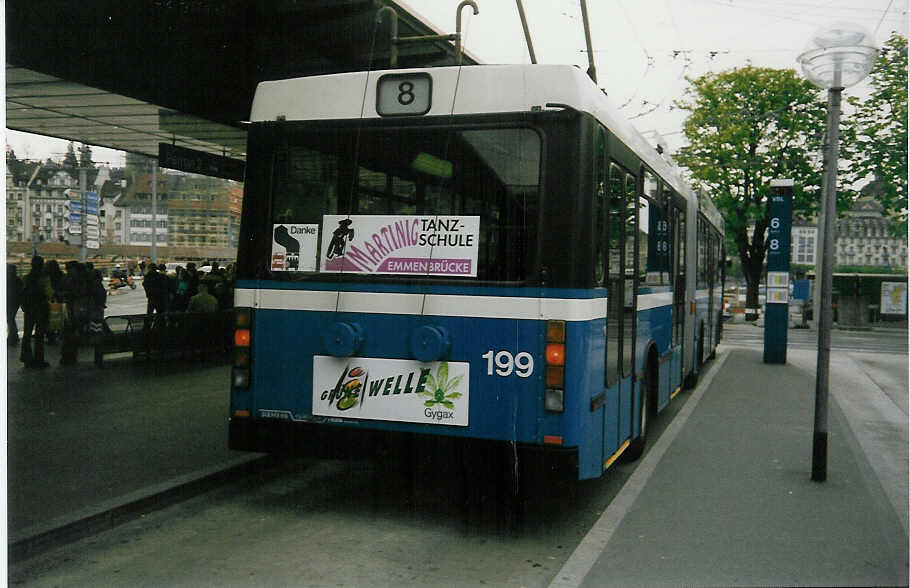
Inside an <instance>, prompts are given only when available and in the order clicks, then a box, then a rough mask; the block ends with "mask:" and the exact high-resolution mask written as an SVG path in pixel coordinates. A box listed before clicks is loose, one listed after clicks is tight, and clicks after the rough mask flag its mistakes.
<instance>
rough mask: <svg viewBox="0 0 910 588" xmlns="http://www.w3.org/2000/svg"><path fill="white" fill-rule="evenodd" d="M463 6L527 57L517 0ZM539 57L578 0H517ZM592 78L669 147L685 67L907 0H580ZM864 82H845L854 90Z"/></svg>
mask: <svg viewBox="0 0 910 588" xmlns="http://www.w3.org/2000/svg"><path fill="white" fill-rule="evenodd" d="M476 2H477V5H478V7H479V9H480V12H479V14H478V15H476V16H474V15H472V14H471V10H470V9H468V8H466V9H465V10H464V11H463V15H462V21H463V26H462V28H463V33H464V35H463V36H464V46H465V49H466V50H467V51H468V52H470V53H471V54H472V55H473V56H474V57H475V58H477V59H478V60H480V61H481V62H483V63H530V58H529V56H528V51H527V45H526V43H525V40H524V33H523V32H522V29H521V21H520V19H519V16H518V9H517V5H516V2H515V1H514V0H476ZM522 3H523V5H524V9H525V13H526V15H527V18H528V24H529V28H530V31H531V36H532V41H533V44H534V50H535V53H536V56H537V61H538V63H571V64H575V65H578V66H580V67H581V68H582V69H587V67H588V56H587V52H586V51H585V38H584V29H583V24H582V23H583V21H582V16H581V8H580V4H579V1H578V0H522ZM401 4H404V5H407V6H409V7H410V8H411V9H412V11H413V12H415V13H416V14H418V15H420V16H422V17H423V18H424V19H425V20H426V21H428V22H429V23H431V24H432V25H434V26H435V27H436V28H438V29H439V30H441V31H443V32H446V33H450V32H455V7H456V6H457V5H458V2H457V1H456V0H403V1H402V2H401ZM587 4H588V16H589V22H590V25H591V34H592V45H593V53H594V55H595V67H596V69H597V78H598V85H599V86H600V87H602V88H604V89H605V90H606V92H607V95H608V96H609V97H610V99H611V100H612V101H613V103H614V105H616V106H617V107H619V108H620V109H621V112H622V113H625V114H626V116H627V118H629V119H630V120H631V122H632V123H633V124H634V125H635V126H636V127H637V128H638V130H639V131H641V132H642V133H645V134H646V135H647V134H649V133H651V132H655V131H656V132H657V133H659V134H660V135H661V136H662V137H663V138H664V141H665V142H666V144H667V145H668V147H669V149H670V151H671V152H672V151H674V150H675V149H677V148H678V147H679V146H681V145H682V144H683V142H684V138H683V136H682V133H681V128H682V123H683V120H684V119H685V114H686V113H685V112H684V111H681V110H680V109H678V108H674V107H673V102H674V100H678V99H680V98H682V97H683V96H684V93H685V90H686V87H687V86H688V83H687V82H686V77H692V78H694V77H699V76H701V75H704V74H705V73H708V72H722V71H727V70H731V69H733V68H736V67H741V66H744V65H747V64H750V63H751V64H752V65H755V66H759V67H772V68H781V69H782V68H790V69H796V70H798V69H799V65H798V63H797V61H796V59H797V56H798V55H799V54H800V53H802V52H803V51H804V50H805V49H806V48H807V45H808V43H809V39H810V38H811V37H812V35H813V34H814V33H815V32H816V31H818V30H819V29H820V28H823V27H825V26H829V25H831V24H834V23H852V24H854V25H859V26H861V27H863V28H865V29H866V30H867V31H868V32H869V33H871V34H873V37H874V39H875V41H876V43H877V44H878V46H881V45H882V44H883V43H884V42H885V41H886V40H887V39H888V37H889V36H890V35H891V32H892V31H897V32H899V33H901V34H902V35H903V36H905V37H906V36H907V29H908V14H907V2H906V0H587ZM863 92H864V87H863V85H859V86H856V87H854V88H849V89H848V90H847V91H846V94H848V95H851V94H853V95H859V96H861V95H862V94H863ZM5 137H6V141H7V143H8V144H9V145H10V146H12V147H13V148H14V149H15V151H16V155H17V156H18V157H20V158H25V157H27V158H31V159H46V158H47V157H52V158H54V159H60V158H62V156H63V155H64V154H65V153H66V147H67V143H68V141H64V140H55V139H50V138H46V137H40V136H37V135H29V134H26V133H19V132H16V131H10V130H7V131H6V134H5ZM92 155H93V160H94V161H96V162H99V163H107V164H109V165H112V166H122V165H123V164H124V155H123V153H122V152H119V151H113V150H110V149H103V148H99V147H93V148H92Z"/></svg>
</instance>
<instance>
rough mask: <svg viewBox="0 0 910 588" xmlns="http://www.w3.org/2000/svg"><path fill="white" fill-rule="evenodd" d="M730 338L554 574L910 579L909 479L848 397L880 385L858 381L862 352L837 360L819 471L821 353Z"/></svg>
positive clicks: (592, 582)
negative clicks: (816, 432)
mask: <svg viewBox="0 0 910 588" xmlns="http://www.w3.org/2000/svg"><path fill="white" fill-rule="evenodd" d="M722 349H723V351H722V352H721V353H719V354H718V358H717V359H716V360H715V361H714V362H713V363H712V364H709V366H708V368H709V369H708V371H707V373H706V374H704V375H703V376H702V382H701V383H700V385H699V387H698V388H696V390H695V391H694V392H693V393H692V395H691V397H690V398H688V399H687V404H686V405H685V406H684V407H683V408H682V410H681V411H680V414H679V415H678V416H677V418H676V420H675V421H674V422H673V423H671V424H670V426H669V427H668V429H667V431H666V432H665V433H664V435H663V436H662V437H661V439H660V440H658V441H657V442H652V443H653V445H652V446H651V447H650V449H649V453H648V454H647V455H646V456H645V457H643V458H642V460H643V461H642V463H641V464H640V466H639V468H638V470H636V472H635V474H633V477H632V478H630V480H629V482H628V483H627V484H626V487H624V488H623V490H622V491H621V492H620V495H618V496H617V497H616V499H614V501H613V503H612V504H611V505H610V507H609V508H608V509H607V511H606V512H605V513H604V515H603V516H602V517H601V519H600V522H599V523H598V524H597V525H596V526H595V527H594V528H593V529H592V531H591V532H590V533H589V535H588V537H587V538H586V540H585V541H584V542H583V543H582V544H581V545H580V546H579V548H578V549H577V550H576V552H575V553H574V554H573V556H572V557H571V558H570V560H569V561H568V562H567V563H566V565H565V566H564V567H563V569H562V570H561V571H560V572H559V573H558V574H557V575H556V577H555V578H554V581H553V584H552V586H578V585H583V586H590V587H595V586H596V587H601V586H670V585H673V586H680V585H686V586H758V585H765V586H768V585H778V586H806V585H815V586H843V585H849V586H863V585H874V586H886V585H887V586H893V585H904V586H906V585H907V583H908V537H907V526H906V523H905V522H904V521H905V520H906V504H907V491H906V485H904V486H903V488H897V489H895V488H893V487H888V488H885V487H883V484H882V479H884V481H885V484H886V485H889V486H891V485H892V484H893V482H894V480H895V479H899V474H898V475H897V476H896V477H895V478H893V479H892V478H889V477H888V473H889V472H888V468H882V467H880V464H873V463H871V462H870V458H869V455H868V452H869V451H875V450H876V448H877V447H878V446H879V445H876V443H878V444H881V443H882V441H881V440H878V441H874V440H873V441H874V442H872V443H871V444H870V442H868V440H866V439H863V435H864V432H863V430H862V425H863V423H864V422H868V419H869V418H870V414H865V415H862V414H859V415H847V416H845V414H844V411H843V410H842V409H841V406H840V404H839V401H838V399H839V398H840V399H847V398H854V399H858V398H861V397H862V394H864V393H865V394H870V393H871V392H870V391H869V390H856V389H851V388H850V387H851V386H856V385H857V377H858V376H857V374H855V373H850V372H851V370H855V369H856V367H855V364H853V363H851V362H849V361H845V360H843V359H832V363H831V373H832V377H831V381H832V384H831V387H832V394H831V402H830V408H829V427H828V428H829V444H828V479H827V481H826V482H824V483H816V482H812V481H811V480H810V472H811V460H812V432H813V415H814V397H815V361H814V359H813V356H814V352H792V353H791V354H790V358H789V363H788V364H786V365H768V364H764V363H763V362H762V352H761V350H756V349H744V348H722ZM860 385H863V384H862V382H860ZM886 408H887V407H886ZM855 417H858V418H855ZM851 418H852V421H851V420H850V419H851ZM885 418H886V419H887V418H888V417H887V416H886V417H885ZM677 421H678V422H677ZM848 421H850V422H851V423H853V424H857V425H858V426H859V427H860V430H859V431H858V432H856V434H855V432H854V430H853V429H852V428H851V424H848ZM895 422H897V423H898V426H897V428H898V429H901V428H902V430H900V431H893V432H892V436H894V435H896V436H897V437H898V439H901V438H902V440H903V447H902V449H901V444H900V443H901V442H900V440H898V441H897V443H896V445H895V444H894V443H893V441H894V440H893V439H891V440H890V441H888V442H891V443H892V445H893V447H892V449H894V447H896V449H894V450H895V451H897V453H896V455H897V456H898V457H897V458H895V459H896V460H897V463H893V464H891V466H893V467H892V469H895V468H896V469H897V470H901V469H902V470H903V476H904V478H905V479H906V476H907V473H906V472H907V465H906V451H907V441H906V439H907V423H906V415H903V414H901V415H899V416H896V417H895ZM901 422H902V423H903V426H902V427H900V426H899V425H900V423H901ZM857 435H859V437H860V440H859V441H858V440H857ZM901 436H902V437H901ZM886 443H887V442H886ZM864 444H865V446H864ZM901 454H902V456H901ZM901 457H902V460H903V463H900V460H901ZM873 461H874V460H873ZM877 472H878V475H877ZM892 473H893V472H892ZM901 498H902V500H901ZM899 511H903V512H899ZM902 519H903V521H902ZM592 553H593V555H592Z"/></svg>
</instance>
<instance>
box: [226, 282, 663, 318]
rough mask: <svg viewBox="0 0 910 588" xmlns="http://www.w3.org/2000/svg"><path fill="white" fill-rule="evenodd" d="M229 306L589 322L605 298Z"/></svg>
mask: <svg viewBox="0 0 910 588" xmlns="http://www.w3.org/2000/svg"><path fill="white" fill-rule="evenodd" d="M672 302H673V293H672V292H661V293H658V294H641V295H639V296H638V309H639V310H648V309H652V308H657V307H660V306H669V305H670V304H671V303H672ZM234 305H235V306H239V307H243V306H248V307H251V308H262V309H269V310H306V311H316V312H333V311H335V310H336V309H337V310H338V311H339V312H364V313H375V314H407V315H420V314H423V315H429V316H468V317H473V318H502V319H524V320H540V319H552V320H564V321H590V320H595V319H599V318H604V316H606V310H607V299H606V298H530V297H520V296H470V295H458V294H427V295H426V300H425V301H424V295H423V294H410V293H396V292H332V291H319V290H266V289H263V290H256V289H250V288H238V289H236V290H235V291H234Z"/></svg>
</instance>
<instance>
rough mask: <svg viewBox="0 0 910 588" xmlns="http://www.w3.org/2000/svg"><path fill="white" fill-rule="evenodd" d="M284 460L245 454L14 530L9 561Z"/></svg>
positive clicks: (197, 493)
mask: <svg viewBox="0 0 910 588" xmlns="http://www.w3.org/2000/svg"><path fill="white" fill-rule="evenodd" d="M279 461H280V458H279V457H276V456H272V455H265V456H263V455H260V454H257V455H253V456H243V457H239V458H235V459H232V460H230V461H228V462H225V463H222V464H220V465H217V466H212V467H209V468H205V469H202V470H199V471H197V472H193V473H191V474H186V475H183V476H179V477H177V478H173V479H171V480H168V481H167V482H162V483H160V484H156V485H154V486H150V487H148V488H143V489H141V490H136V491H135V492H131V493H129V494H126V495H124V496H120V497H118V498H114V499H111V500H108V501H105V502H102V503H101V504H98V505H96V506H92V507H87V508H84V509H82V510H79V511H76V512H75V513H70V514H67V515H63V516H60V517H57V518H55V519H52V520H51V521H49V522H47V523H41V524H39V525H33V526H32V527H29V528H27V529H24V530H23V531H21V532H20V533H17V535H18V536H13V535H12V534H10V538H9V544H8V548H7V557H8V561H9V563H11V564H12V563H18V562H21V561H24V560H26V559H29V558H32V557H34V556H37V555H40V554H42V553H45V552H47V551H50V550H51V549H54V548H57V547H60V546H62V545H66V544H68V543H73V542H75V541H78V540H80V539H84V538H85V537H88V536H90V535H94V534H96V533H100V532H102V531H106V530H108V529H112V528H114V527H116V526H118V525H121V524H123V523H126V522H129V521H130V520H133V519H135V518H137V517H138V516H140V515H142V514H145V513H148V512H151V511H155V510H160V509H163V508H166V507H168V506H172V505H174V504H177V503H179V502H183V501H185V500H188V499H190V498H194V497H196V496H199V495H200V494H204V493H205V492H208V491H209V490H212V489H214V488H216V487H218V486H222V485H225V484H228V483H230V482H234V481H236V480H239V479H241V478H244V477H246V476H249V475H252V474H256V473H261V472H264V471H267V470H269V469H271V468H272V467H274V466H275V465H276V464H277V463H278V462H279Z"/></svg>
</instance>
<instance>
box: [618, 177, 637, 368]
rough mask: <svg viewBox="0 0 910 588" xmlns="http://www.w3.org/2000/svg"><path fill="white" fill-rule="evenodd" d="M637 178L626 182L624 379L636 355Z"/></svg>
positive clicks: (623, 320)
mask: <svg viewBox="0 0 910 588" xmlns="http://www.w3.org/2000/svg"><path fill="white" fill-rule="evenodd" d="M637 213H638V178H636V177H635V176H633V175H632V174H626V183H625V256H624V257H625V268H624V272H623V273H624V276H625V282H624V284H623V319H622V333H623V335H622V344H621V347H622V377H624V378H628V377H629V376H631V375H632V372H633V371H634V370H633V360H634V353H635V293H636V284H635V282H636V281H637V275H636V274H637V272H638V268H637V265H638V264H637V261H638V259H637V253H636V249H637V247H636V245H637V237H638V214H637Z"/></svg>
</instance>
